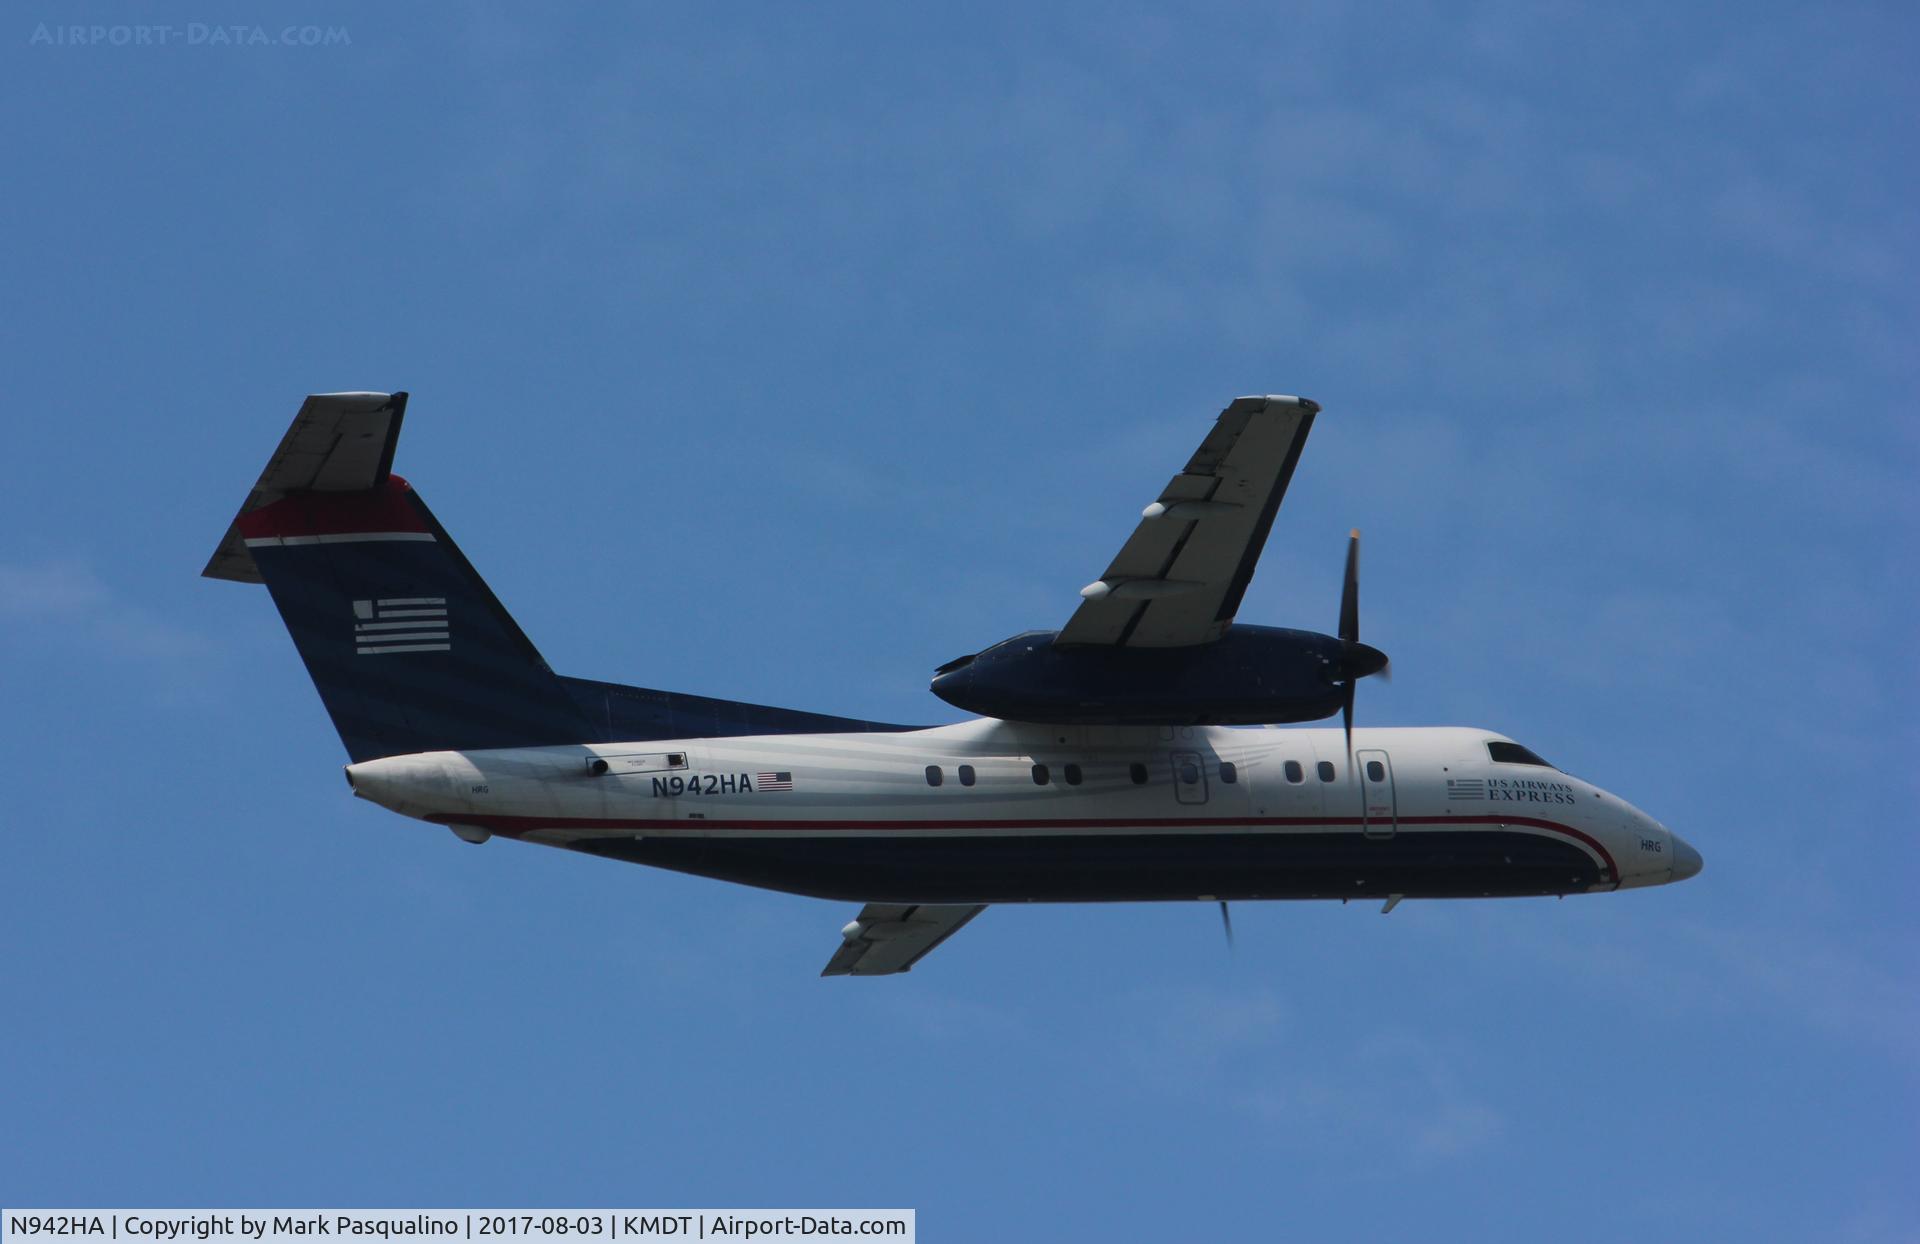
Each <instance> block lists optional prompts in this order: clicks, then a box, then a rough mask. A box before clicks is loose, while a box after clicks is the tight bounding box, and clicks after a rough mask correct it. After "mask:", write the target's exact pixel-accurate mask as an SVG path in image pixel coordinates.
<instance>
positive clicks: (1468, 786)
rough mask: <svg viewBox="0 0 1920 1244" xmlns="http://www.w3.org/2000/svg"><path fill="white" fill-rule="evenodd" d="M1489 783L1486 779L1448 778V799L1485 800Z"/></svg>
mask: <svg viewBox="0 0 1920 1244" xmlns="http://www.w3.org/2000/svg"><path fill="white" fill-rule="evenodd" d="M1486 797H1487V783H1486V780H1485V779H1484V778H1448V779H1447V798H1449V799H1485V798H1486Z"/></svg>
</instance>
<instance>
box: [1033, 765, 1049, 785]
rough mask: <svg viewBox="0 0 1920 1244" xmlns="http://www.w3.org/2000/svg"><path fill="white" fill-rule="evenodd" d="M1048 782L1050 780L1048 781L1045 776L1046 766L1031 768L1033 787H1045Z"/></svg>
mask: <svg viewBox="0 0 1920 1244" xmlns="http://www.w3.org/2000/svg"><path fill="white" fill-rule="evenodd" d="M1050 780H1051V779H1049V778H1048V776H1047V766H1045V765H1035V766H1033V784H1034V785H1035V786H1045V785H1046V784H1047V782H1048V781H1050Z"/></svg>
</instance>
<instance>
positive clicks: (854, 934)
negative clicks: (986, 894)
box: [820, 903, 986, 976]
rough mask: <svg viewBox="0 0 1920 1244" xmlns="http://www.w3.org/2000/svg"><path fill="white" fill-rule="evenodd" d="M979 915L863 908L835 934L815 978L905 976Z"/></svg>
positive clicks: (929, 906) (929, 908)
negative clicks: (835, 944) (835, 939)
mask: <svg viewBox="0 0 1920 1244" xmlns="http://www.w3.org/2000/svg"><path fill="white" fill-rule="evenodd" d="M985 910H986V906H985V905H984V904H982V905H980V906H976V907H965V906H959V905H946V904H937V903H905V904H903V903H868V904H867V905H866V906H865V907H862V908H861V909H860V914H859V915H858V916H856V917H855V918H854V920H853V922H852V923H850V924H848V925H847V927H846V928H844V929H842V930H841V931H840V936H841V938H842V941H841V944H840V948H839V949H838V950H836V951H834V952H833V958H831V959H829V960H828V961H827V966H826V967H825V968H824V969H823V970H822V971H821V973H820V975H822V976H890V975H892V974H893V973H896V972H910V971H912V970H913V965H914V964H916V963H918V962H920V960H922V959H924V958H926V956H927V955H928V954H929V953H930V952H932V950H933V949H934V947H936V946H938V945H939V944H940V943H941V942H944V941H946V940H947V939H948V938H949V937H952V936H953V935H954V934H955V933H957V932H958V931H959V930H960V928H961V927H962V926H963V925H965V924H966V923H967V921H969V920H971V919H973V918H974V917H975V916H977V915H979V914H980V913H981V912H983V911H985Z"/></svg>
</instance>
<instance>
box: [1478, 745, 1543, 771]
mask: <svg viewBox="0 0 1920 1244" xmlns="http://www.w3.org/2000/svg"><path fill="white" fill-rule="evenodd" d="M1487 755H1489V756H1491V757H1493V761H1494V763H1495V764H1502V765H1539V766H1540V767H1541V768H1542V769H1551V768H1553V766H1552V765H1550V764H1548V763H1547V762H1546V761H1544V760H1542V759H1540V757H1538V756H1536V755H1534V754H1533V753H1532V752H1530V751H1528V750H1527V749H1526V748H1524V747H1522V746H1520V745H1519V744H1518V743H1502V742H1498V741H1496V740H1494V739H1488V740H1487Z"/></svg>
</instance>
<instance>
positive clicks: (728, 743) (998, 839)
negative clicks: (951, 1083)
mask: <svg viewBox="0 0 1920 1244" xmlns="http://www.w3.org/2000/svg"><path fill="white" fill-rule="evenodd" d="M1489 741H1498V742H1505V741H1506V740H1504V739H1503V738H1502V736H1500V735H1497V734H1493V733H1491V732H1489V731H1485V730H1474V729H1465V728H1457V727H1440V728H1419V729H1362V730H1357V731H1355V732H1354V737H1353V753H1352V757H1351V759H1350V758H1349V755H1348V752H1347V747H1346V742H1345V738H1344V736H1343V734H1342V732H1341V731H1339V730H1337V729H1332V730H1330V729H1236V728H1226V727H1096V726H1052V727H1048V726H1036V725H1031V724H1023V723H1012V722H1004V721H995V720H978V721H970V722H964V723H961V724H958V725H953V726H944V727H937V728H933V729H927V730H913V731H902V732H899V733H891V734H876V733H862V734H802V735H778V736H766V737H738V738H717V739H686V740H671V741H659V740H649V741H647V742H643V743H635V744H632V745H619V744H588V745H581V746H572V747H540V748H514V749H500V750H485V751H458V752H456V751H445V752H423V753H417V754H412V755H403V756H393V757H387V758H384V759H379V760H371V761H364V762H361V763H359V764H355V765H352V766H350V767H349V768H348V776H349V779H350V780H351V781H352V783H353V786H354V790H355V793H356V794H358V795H360V796H361V797H362V798H366V799H370V800H372V801H374V802H376V803H380V804H382V805H383V806H386V807H389V808H392V809H393V810H395V811H398V812H402V813H404V814H406V815H409V816H413V817H417V818H420V819H423V820H428V821H433V822H436V823H440V824H446V825H449V826H452V827H453V828H454V830H455V832H456V833H459V834H460V835H461V836H462V837H464V838H467V839H468V840H470V841H478V840H484V838H486V837H487V836H490V835H501V836H506V837H512V838H517V839H521V840H524V841H528V842H536V843H542V844H546V845H552V846H562V847H567V848H570V849H573V850H579V851H584V852H588V853H591V854H595V855H602V856H607V857H609V858H615V859H623V860H629V861H632V862H635V863H642V864H651V865H655V866H657V867H662V868H669V869H674V870H677V871H681V872H687V873H694V874H699V875H702V876H708V877H715V878H719V879H723V880H727V881H735V882H742V883H745V884H748V885H755V886H762V887H765V888H768V889H775V890H784V891H789V892H793V893H799V894H808V895H815V896H818V897H824V898H837V899H849V900H857V901H861V902H871V901H876V900H879V901H888V902H915V903H942V904H952V903H1005V902H1060V901H1102V900H1110V901H1112V900H1150V899H1189V900H1191V899H1215V898H1218V899H1231V900H1244V899H1306V898H1340V899H1348V898H1390V897H1393V896H1395V895H1399V896H1404V897H1408V898H1479V897H1496V896H1517V895H1544V894H1573V893H1583V892H1588V891H1595V890H1611V889H1617V888H1621V887H1631V886H1639V885H1658V884H1661V883H1664V882H1667V881H1670V880H1679V879H1683V878H1684V877H1686V876H1691V875H1692V872H1693V871H1697V867H1698V865H1697V860H1698V856H1697V855H1694V854H1693V853H1692V851H1691V849H1690V848H1688V847H1686V845H1685V844H1684V843H1682V842H1680V841H1679V840H1678V839H1677V838H1676V837H1675V836H1673V835H1672V834H1670V833H1669V832H1668V831H1667V830H1665V829H1664V828H1663V827H1662V826H1660V825H1659V824H1658V823H1657V822H1655V821H1653V820H1652V819H1651V818H1649V817H1647V816H1646V815H1645V814H1643V813H1641V812H1639V811H1638V810H1637V809H1635V808H1633V807H1632V806H1631V805H1629V804H1627V803H1625V802H1623V801H1621V800H1619V799H1617V798H1615V797H1614V796H1612V795H1610V794H1608V793H1606V792H1605V791H1602V790H1600V789H1599V788H1597V787H1595V786H1593V785H1591V784H1590V783H1587V782H1585V781H1582V780H1581V779H1579V778H1575V777H1572V776H1570V775H1568V774H1565V773H1562V772H1560V771H1558V770H1556V769H1553V768H1551V767H1548V766H1545V765H1534V764H1511V763H1497V762H1495V761H1493V760H1492V759H1491V757H1490V753H1489V751H1488V747H1487V744H1488V742H1489Z"/></svg>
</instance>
